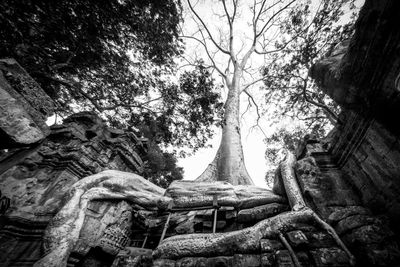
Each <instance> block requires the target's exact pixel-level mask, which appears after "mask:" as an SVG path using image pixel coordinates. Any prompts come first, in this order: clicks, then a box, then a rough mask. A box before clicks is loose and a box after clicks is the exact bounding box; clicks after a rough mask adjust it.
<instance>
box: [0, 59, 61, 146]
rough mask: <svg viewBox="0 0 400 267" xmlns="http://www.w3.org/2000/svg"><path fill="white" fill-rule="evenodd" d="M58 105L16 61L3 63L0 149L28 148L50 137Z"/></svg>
mask: <svg viewBox="0 0 400 267" xmlns="http://www.w3.org/2000/svg"><path fill="white" fill-rule="evenodd" d="M53 109H54V103H53V101H52V100H51V99H50V97H49V96H48V95H47V94H46V93H45V92H44V91H43V90H42V89H41V88H40V86H39V85H38V84H37V83H36V82H35V81H34V80H33V79H32V78H31V77H30V76H29V75H28V73H27V72H26V71H25V70H24V69H23V68H22V67H21V66H20V65H19V64H18V63H17V62H16V61H15V60H14V59H1V60H0V138H1V140H2V141H1V144H0V148H12V147H18V146H28V145H32V144H35V143H37V142H39V141H42V140H43V139H44V138H45V137H46V136H47V135H48V134H49V133H50V131H49V128H48V127H47V125H46V123H45V122H46V119H47V117H48V116H50V115H51V114H52V112H53Z"/></svg>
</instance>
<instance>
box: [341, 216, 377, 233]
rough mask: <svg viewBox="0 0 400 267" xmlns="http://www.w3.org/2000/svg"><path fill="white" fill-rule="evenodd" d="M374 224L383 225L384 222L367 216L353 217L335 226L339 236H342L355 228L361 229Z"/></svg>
mask: <svg viewBox="0 0 400 267" xmlns="http://www.w3.org/2000/svg"><path fill="white" fill-rule="evenodd" d="M374 223H376V224H381V223H382V222H381V221H379V220H378V219H377V218H373V217H371V216H367V215H352V216H349V217H346V218H344V219H343V220H341V221H339V222H338V223H337V225H336V226H335V230H336V232H337V233H338V234H339V235H342V234H344V233H346V232H348V231H351V230H353V229H355V228H358V227H361V226H363V225H371V224H374Z"/></svg>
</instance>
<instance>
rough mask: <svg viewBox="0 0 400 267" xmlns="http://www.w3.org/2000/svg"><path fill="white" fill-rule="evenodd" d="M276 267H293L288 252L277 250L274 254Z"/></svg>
mask: <svg viewBox="0 0 400 267" xmlns="http://www.w3.org/2000/svg"><path fill="white" fill-rule="evenodd" d="M275 259H276V265H275V266H276V267H295V265H294V263H293V260H292V257H290V254H289V251H288V250H278V251H277V252H276V253H275Z"/></svg>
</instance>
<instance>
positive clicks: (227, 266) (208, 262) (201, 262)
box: [153, 256, 247, 267]
mask: <svg viewBox="0 0 400 267" xmlns="http://www.w3.org/2000/svg"><path fill="white" fill-rule="evenodd" d="M233 262H234V257H225V256H219V257H211V258H205V257H186V258H182V259H179V260H177V261H176V263H175V267H188V266H199V267H200V266H204V267H220V266H221V267H231V266H247V265H234V264H233ZM153 266H155V265H153ZM158 266H163V265H158ZM166 266H168V265H166ZM170 266H171V267H172V266H173V265H170Z"/></svg>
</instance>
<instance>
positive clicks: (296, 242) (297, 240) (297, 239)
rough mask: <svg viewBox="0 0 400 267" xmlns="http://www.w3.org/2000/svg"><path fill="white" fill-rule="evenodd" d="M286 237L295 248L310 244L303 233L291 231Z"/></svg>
mask: <svg viewBox="0 0 400 267" xmlns="http://www.w3.org/2000/svg"><path fill="white" fill-rule="evenodd" d="M286 236H287V238H288V240H289V243H290V244H291V245H292V246H293V247H295V248H296V247H300V246H305V245H307V244H308V239H307V237H306V236H305V234H304V233H303V232H302V231H299V230H296V231H291V232H288V233H286Z"/></svg>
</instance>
